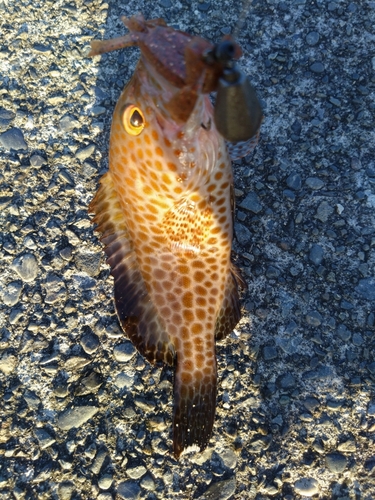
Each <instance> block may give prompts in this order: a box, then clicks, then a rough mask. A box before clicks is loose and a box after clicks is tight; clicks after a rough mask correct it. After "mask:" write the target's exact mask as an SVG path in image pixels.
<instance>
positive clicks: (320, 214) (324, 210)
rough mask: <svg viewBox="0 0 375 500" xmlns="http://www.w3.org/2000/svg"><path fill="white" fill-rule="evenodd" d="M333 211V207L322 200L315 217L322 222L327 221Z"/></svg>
mask: <svg viewBox="0 0 375 500" xmlns="http://www.w3.org/2000/svg"><path fill="white" fill-rule="evenodd" d="M333 212H334V209H333V207H331V205H330V204H329V203H328V202H327V201H322V203H320V205H319V206H318V209H317V211H316V215H315V217H316V218H317V219H319V220H320V221H321V222H327V221H328V218H329V216H330V215H332V214H333Z"/></svg>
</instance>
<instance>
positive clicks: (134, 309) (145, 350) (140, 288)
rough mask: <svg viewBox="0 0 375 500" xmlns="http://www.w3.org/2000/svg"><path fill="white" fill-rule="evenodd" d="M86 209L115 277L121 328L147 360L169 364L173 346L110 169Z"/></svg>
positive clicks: (116, 303)
mask: <svg viewBox="0 0 375 500" xmlns="http://www.w3.org/2000/svg"><path fill="white" fill-rule="evenodd" d="M89 211H90V212H91V213H94V214H95V217H94V219H93V222H94V223H96V224H97V227H96V230H97V231H98V232H100V233H101V234H102V236H101V238H100V239H101V241H102V242H103V243H104V245H105V248H104V250H105V253H106V254H107V262H108V264H109V265H110V267H111V274H112V276H113V278H114V280H115V283H114V285H115V286H114V288H115V306H116V311H117V315H118V318H119V321H120V323H121V326H122V328H123V330H124V331H125V333H126V334H127V335H128V337H129V339H130V340H131V342H132V343H133V344H134V346H135V347H136V348H137V349H138V351H139V352H140V353H141V354H142V355H143V356H144V357H145V358H146V359H147V360H148V361H150V362H151V363H154V362H155V361H163V362H164V363H168V364H169V365H173V364H174V358H175V351H174V346H173V344H172V343H171V341H170V339H169V336H168V334H167V333H166V331H165V327H164V324H163V322H162V320H161V319H160V318H159V316H158V314H157V312H156V309H155V307H154V306H153V304H152V301H151V299H150V296H149V294H148V291H147V288H146V285H145V283H144V280H143V276H142V273H141V270H140V269H139V265H138V261H137V257H136V254H135V252H134V249H133V245H132V242H131V239H130V237H129V234H128V230H127V227H126V223H125V219H124V214H123V211H122V208H121V205H120V201H119V199H118V196H117V193H116V191H115V188H114V184H113V180H112V177H111V174H110V172H107V173H106V174H104V175H103V177H102V178H101V179H100V187H99V189H98V192H97V193H96V195H95V197H94V199H93V200H92V202H91V203H90V207H89Z"/></svg>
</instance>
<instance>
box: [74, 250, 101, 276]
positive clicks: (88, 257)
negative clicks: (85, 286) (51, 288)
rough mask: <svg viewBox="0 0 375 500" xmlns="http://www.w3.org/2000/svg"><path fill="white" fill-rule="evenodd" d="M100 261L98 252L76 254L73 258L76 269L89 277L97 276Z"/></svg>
mask: <svg viewBox="0 0 375 500" xmlns="http://www.w3.org/2000/svg"><path fill="white" fill-rule="evenodd" d="M101 260H102V254H101V253H99V252H78V253H77V254H76V255H75V257H74V262H75V265H76V266H77V269H78V270H79V271H82V272H84V273H86V274H88V275H89V276H97V275H98V274H99V272H100V262H101Z"/></svg>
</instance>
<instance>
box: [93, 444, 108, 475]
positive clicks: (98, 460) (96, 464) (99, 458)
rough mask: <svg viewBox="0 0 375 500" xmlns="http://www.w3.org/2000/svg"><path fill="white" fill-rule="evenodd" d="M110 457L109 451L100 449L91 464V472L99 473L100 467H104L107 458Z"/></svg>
mask: <svg viewBox="0 0 375 500" xmlns="http://www.w3.org/2000/svg"><path fill="white" fill-rule="evenodd" d="M107 457H108V453H107V452H106V451H105V450H99V451H98V453H97V454H96V456H95V459H94V461H93V463H92V466H91V472H92V473H93V474H96V475H98V474H99V472H100V469H101V468H102V466H103V464H104V461H105V459H106V458H107Z"/></svg>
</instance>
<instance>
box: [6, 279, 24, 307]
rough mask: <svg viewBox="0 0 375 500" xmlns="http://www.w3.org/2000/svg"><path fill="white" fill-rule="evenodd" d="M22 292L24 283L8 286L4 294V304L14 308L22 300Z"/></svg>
mask: <svg viewBox="0 0 375 500" xmlns="http://www.w3.org/2000/svg"><path fill="white" fill-rule="evenodd" d="M21 292H22V283H20V282H19V281H12V282H11V283H9V284H8V285H7V288H6V290H5V292H4V294H3V301H4V304H5V305H7V306H14V305H15V304H17V302H18V301H19V299H20V296H21Z"/></svg>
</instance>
